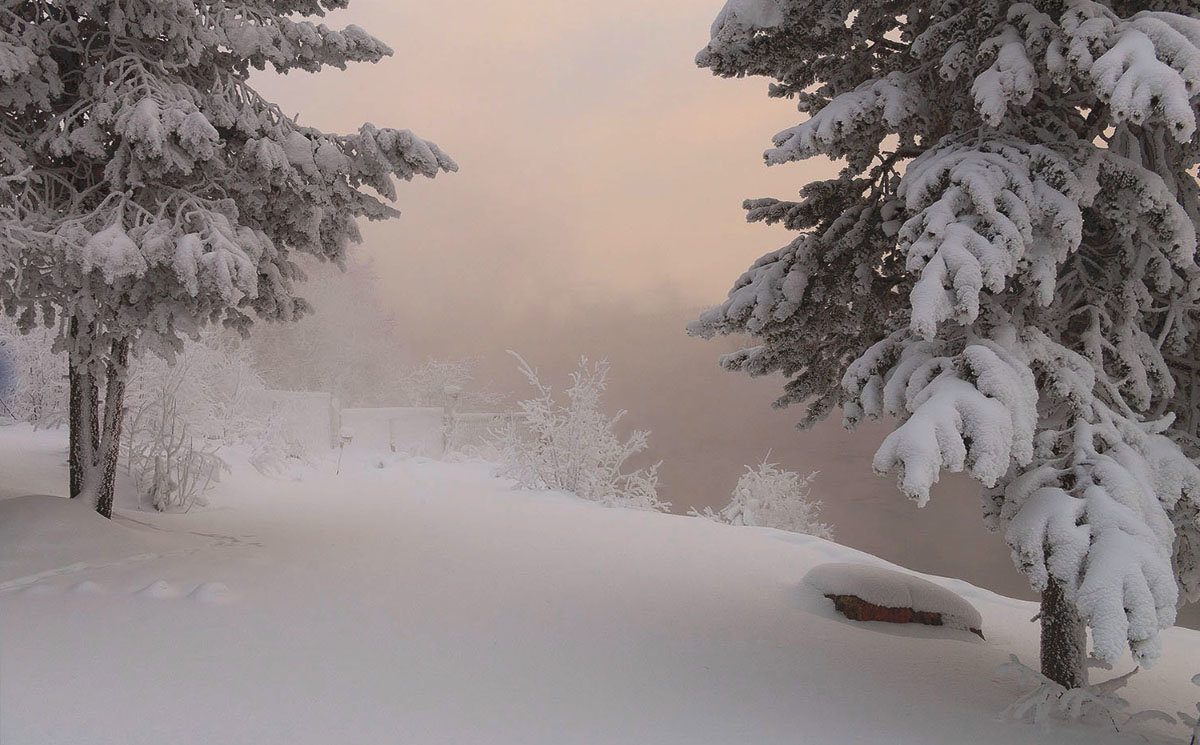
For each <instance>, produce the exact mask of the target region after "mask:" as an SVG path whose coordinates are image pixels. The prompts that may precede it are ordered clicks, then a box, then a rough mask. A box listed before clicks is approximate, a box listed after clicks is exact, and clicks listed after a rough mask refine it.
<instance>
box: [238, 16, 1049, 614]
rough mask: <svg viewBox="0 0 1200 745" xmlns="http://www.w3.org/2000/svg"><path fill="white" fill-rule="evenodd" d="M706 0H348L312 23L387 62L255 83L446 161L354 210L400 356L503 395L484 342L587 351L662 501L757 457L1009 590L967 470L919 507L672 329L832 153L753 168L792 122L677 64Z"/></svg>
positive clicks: (828, 430) (835, 435)
mask: <svg viewBox="0 0 1200 745" xmlns="http://www.w3.org/2000/svg"><path fill="white" fill-rule="evenodd" d="M719 6H720V2H718V1H716V0H714V1H711V2H710V1H707V0H704V1H700V0H666V1H665V2H660V3H654V4H650V5H647V4H644V3H640V2H633V1H632V0H619V1H618V2H609V3H602V4H591V5H587V4H584V5H580V4H566V3H561V2H559V1H558V0H533V1H532V2H527V3H523V4H521V5H520V6H519V10H514V7H517V6H511V5H508V4H494V3H489V2H483V1H482V0H468V1H465V2H458V3H454V4H446V3H403V4H400V3H392V2H387V0H357V1H356V2H355V3H354V4H353V5H352V6H351V9H350V10H349V11H346V12H341V13H338V14H336V15H335V16H334V17H333V20H332V21H331V25H338V24H343V23H349V22H353V23H357V24H359V25H362V26H363V27H364V28H366V29H367V30H369V31H370V32H372V33H374V34H375V35H377V36H379V37H381V38H382V39H384V40H385V41H386V42H388V43H389V44H390V45H391V46H392V47H393V48H394V49H395V50H396V54H395V56H394V57H392V58H390V59H388V60H386V61H384V62H383V63H381V64H379V65H375V66H357V67H352V68H350V69H349V70H348V71H346V72H338V71H336V70H328V71H326V72H324V73H322V74H320V75H318V76H312V75H307V74H292V75H290V76H287V77H285V78H279V77H276V76H272V75H268V74H260V75H257V76H256V77H255V79H254V82H255V84H256V85H258V87H259V88H260V89H261V90H262V91H263V92H264V93H266V94H267V96H268V97H269V98H272V99H274V100H276V101H278V102H279V103H280V104H281V105H282V106H283V108H284V109H285V110H287V111H288V112H297V111H298V112H300V118H301V121H302V122H307V123H309V124H313V125H314V126H319V127H323V128H329V129H334V130H341V131H346V130H351V129H354V128H356V127H357V126H358V124H360V123H361V122H362V121H364V120H366V121H371V122H373V123H375V124H377V125H379V126H396V127H405V128H412V129H413V130H414V131H416V132H417V133H418V134H420V135H421V136H423V137H427V138H430V139H433V140H434V141H436V142H438V144H439V145H441V146H442V147H443V148H444V149H445V150H447V151H448V152H449V153H450V154H451V155H452V156H454V157H455V158H456V159H457V160H458V162H459V164H460V166H461V171H460V172H459V173H458V174H454V175H451V176H448V177H441V178H438V179H437V180H436V181H435V182H432V183H412V184H402V185H401V196H400V200H399V206H400V208H401V209H402V210H403V212H404V215H403V217H401V218H400V219H399V220H394V221H390V222H387V223H381V224H372V225H368V226H365V227H364V236H365V241H364V244H363V246H362V247H361V249H360V254H361V257H362V258H363V259H367V260H369V261H370V262H372V263H373V264H374V266H375V270H376V273H377V274H378V276H379V287H378V292H379V293H380V295H381V297H382V300H383V303H384V304H385V305H386V307H387V308H388V309H389V310H390V311H391V312H392V313H394V315H395V317H396V319H397V320H398V322H399V324H400V327H401V328H402V329H403V332H404V338H405V342H404V343H405V345H406V347H407V349H406V350H405V352H406V355H407V356H408V357H409V358H411V359H413V360H415V361H419V360H420V359H422V358H423V357H425V356H436V357H443V358H473V359H475V360H476V364H477V366H478V370H479V377H480V378H481V379H482V380H483V381H486V382H490V384H491V385H492V387H494V388H496V389H499V390H506V391H513V392H515V393H517V394H520V393H521V392H522V387H523V386H524V382H523V381H522V379H521V378H520V377H519V375H518V374H517V372H516V369H515V365H514V363H513V360H512V358H511V357H509V356H508V355H507V354H505V350H507V349H515V350H519V351H520V352H521V353H522V354H523V355H524V356H525V357H526V358H527V359H529V360H530V362H531V363H533V364H535V365H537V366H538V367H540V368H541V369H542V371H543V372H545V373H546V374H547V377H548V378H549V379H551V380H552V381H554V382H558V383H559V384H560V385H561V382H562V380H563V377H564V376H565V374H566V372H567V371H568V370H569V369H570V368H571V367H572V366H573V365H574V364H575V362H576V361H577V360H578V358H579V357H580V356H581V355H587V356H590V357H592V358H595V359H599V358H605V359H607V360H609V361H610V362H611V363H612V365H613V370H612V375H613V381H612V385H611V388H610V402H611V405H612V406H613V408H614V409H616V408H625V409H628V410H629V415H628V417H627V420H626V423H627V425H628V426H632V427H638V428H648V429H650V430H651V431H652V436H651V440H650V445H651V452H650V456H652V458H653V459H661V460H662V469H661V475H662V482H661V489H660V494H661V496H662V498H663V499H665V500H668V501H670V502H672V503H673V504H674V510H675V511H678V512H686V511H687V509H688V508H690V507H696V508H702V507H704V506H714V507H716V506H720V505H721V504H723V503H724V502H725V501H726V500H727V499H728V497H729V492H730V490H731V489H732V487H733V485H734V483H735V482H736V480H737V478H738V476H739V474H740V473H741V472H742V471H743V470H744V466H745V465H746V464H754V463H758V462H760V461H761V460H762V459H763V458H764V457H766V456H767V455H768V453H769V454H770V457H771V460H773V461H776V462H778V463H780V464H782V465H785V466H787V467H789V468H792V469H795V470H799V471H803V472H807V471H811V470H819V471H820V472H821V475H820V476H819V478H818V480H817V481H816V482H815V485H814V495H815V496H816V497H817V498H819V499H822V500H823V501H824V503H825V511H824V518H825V519H826V520H827V521H829V522H832V523H833V524H834V526H835V529H836V531H837V538H838V540H839V541H840V542H842V543H845V544H847V545H850V546H854V547H857V548H861V549H863V550H866V551H869V552H872V553H875V554H877V555H879V556H882V557H884V558H887V559H890V560H893V561H896V562H899V563H902V564H905V565H907V566H910V567H912V568H914V569H917V570H921V571H927V572H934V573H942V574H948V575H953V576H956V577H961V578H963V579H966V580H968V581H970V582H974V583H977V584H980V585H983V586H986V587H989V588H992V589H995V590H998V591H1001V592H1004V593H1007V594H1012V595H1021V596H1028V595H1029V589H1028V585H1027V583H1026V582H1025V580H1024V579H1023V578H1021V577H1020V576H1019V575H1018V574H1017V573H1016V572H1015V570H1013V568H1012V566H1011V563H1010V560H1009V557H1008V551H1007V549H1006V547H1005V546H1004V544H1003V542H1002V540H1001V539H1000V538H999V537H997V536H994V535H990V534H987V533H986V532H985V531H984V529H983V527H982V524H981V520H980V506H979V500H978V496H977V495H978V489H977V488H976V487H975V486H974V485H973V484H972V483H970V482H968V481H966V480H965V479H957V478H954V479H949V480H946V481H945V482H944V483H943V484H942V488H940V489H939V491H938V492H937V493H935V496H934V499H933V500H932V502H931V504H930V505H929V506H928V507H926V508H924V509H920V510H918V509H917V507H916V506H915V504H913V503H911V502H909V501H907V500H906V499H905V498H904V497H903V496H902V495H901V494H900V493H899V492H898V491H897V490H896V489H895V488H894V486H893V484H892V482H891V481H890V480H888V479H881V478H878V477H876V476H874V475H873V474H872V472H871V469H870V458H871V455H872V453H873V450H874V447H875V445H877V444H878V442H879V440H880V439H881V437H882V435H883V434H884V433H885V432H886V429H884V428H883V427H882V426H880V425H876V426H871V427H866V428H863V429H861V430H860V431H859V432H857V433H854V434H850V433H847V432H845V431H844V430H842V429H841V427H840V422H838V421H829V422H826V423H824V424H822V425H820V426H818V427H817V428H815V429H814V430H812V431H809V432H798V431H797V430H796V429H795V428H794V425H795V422H796V420H797V419H798V418H799V414H800V412H799V411H777V410H774V409H772V408H771V402H772V401H773V400H774V399H775V397H776V396H777V395H778V392H779V390H780V387H781V381H780V380H778V379H772V380H751V379H749V378H746V377H744V376H741V375H734V374H730V373H726V372H724V371H722V370H720V369H719V367H718V366H717V359H718V357H719V355H720V354H721V353H722V352H724V351H730V350H732V349H735V348H736V347H737V346H738V343H739V341H738V340H720V341H713V342H704V341H700V340H696V339H691V338H688V337H687V336H686V335H685V332H684V327H685V325H686V324H687V322H688V321H689V320H691V319H692V318H694V317H695V316H696V315H697V314H698V313H699V312H700V311H701V310H702V309H703V308H704V307H705V306H707V305H711V304H715V303H717V302H719V301H720V300H721V299H722V298H723V297H724V294H725V293H726V292H727V290H728V288H729V287H730V286H731V285H732V283H733V281H734V280H735V279H736V278H737V276H738V275H739V274H740V273H741V272H742V271H744V270H745V268H746V267H748V266H749V264H750V263H751V262H752V261H753V260H754V259H756V258H757V257H758V256H760V255H761V254H763V253H765V252H767V251H769V250H773V249H775V248H778V247H779V246H781V245H783V244H785V243H786V242H787V241H789V240H790V236H789V235H788V233H787V232H786V231H784V230H782V229H773V228H765V227H762V226H752V225H747V224H746V223H745V222H744V217H743V213H742V210H741V202H742V200H743V199H745V198H747V197H757V196H765V195H775V196H786V195H788V194H792V193H795V192H796V190H797V189H798V188H799V187H800V186H802V185H803V184H804V183H805V182H806V181H808V180H811V179H813V178H817V177H824V176H826V175H828V174H831V173H833V172H834V171H835V168H836V167H835V166H834V165H832V164H830V163H810V164H804V165H800V166H790V167H783V168H774V169H767V168H765V167H764V166H763V165H762V161H761V153H762V151H763V149H764V148H765V147H767V146H768V145H769V138H770V136H771V135H773V134H774V133H775V132H777V131H779V130H781V129H783V128H785V127H788V126H791V125H792V124H794V123H795V122H796V121H797V117H798V115H797V114H796V112H795V110H794V108H793V106H792V105H791V104H789V103H787V102H783V101H774V100H770V99H768V98H767V97H766V84H765V82H764V81H759V80H737V81H727V80H719V79H715V78H712V77H711V76H710V75H709V74H708V73H707V72H706V71H702V70H699V69H697V68H696V67H695V66H694V64H693V62H692V58H693V56H694V54H695V52H696V51H697V50H698V49H699V48H700V47H701V46H702V45H703V43H704V42H705V40H706V39H707V35H708V26H709V23H710V22H711V20H712V17H713V16H714V15H715V13H716V11H717V10H718V9H719ZM346 302H348V303H353V302H355V299H354V298H347V299H346Z"/></svg>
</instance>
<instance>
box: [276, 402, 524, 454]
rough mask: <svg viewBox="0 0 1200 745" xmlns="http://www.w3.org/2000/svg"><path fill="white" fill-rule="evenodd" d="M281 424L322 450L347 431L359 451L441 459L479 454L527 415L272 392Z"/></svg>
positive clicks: (301, 442)
mask: <svg viewBox="0 0 1200 745" xmlns="http://www.w3.org/2000/svg"><path fill="white" fill-rule="evenodd" d="M269 397H270V400H271V403H272V405H273V407H274V410H275V411H274V416H275V417H276V420H277V426H279V427H283V428H285V429H286V431H287V432H288V434H289V436H290V437H292V438H293V439H295V440H296V443H297V445H298V446H299V447H300V448H302V449H304V450H307V451H309V452H313V453H317V452H321V451H324V450H328V449H329V448H331V447H337V445H338V443H339V442H340V436H341V433H342V432H343V431H346V432H348V433H350V434H351V435H352V436H351V438H350V440H349V442H348V443H347V444H346V447H347V448H350V449H354V450H380V451H391V452H394V453H408V454H409V455H423V456H426V457H429V458H441V457H442V456H443V455H445V454H446V453H447V452H456V453H466V454H469V455H477V454H480V452H481V451H482V450H483V449H484V448H485V447H486V445H487V444H488V443H489V442H490V441H491V440H492V439H493V435H494V433H496V432H498V431H500V430H503V429H504V428H506V427H507V426H508V425H509V424H510V423H518V424H519V423H520V421H521V414H517V413H512V412H508V413H482V412H464V413H447V412H446V410H445V409H442V408H438V407H427V408H414V407H404V406H395V407H387V408H375V409H363V408H354V409H342V408H340V407H339V406H338V403H337V400H336V399H334V398H333V397H332V396H330V395H329V394H328V393H311V392H308V391H270V392H269Z"/></svg>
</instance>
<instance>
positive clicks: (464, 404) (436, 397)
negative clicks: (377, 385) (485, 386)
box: [396, 357, 505, 411]
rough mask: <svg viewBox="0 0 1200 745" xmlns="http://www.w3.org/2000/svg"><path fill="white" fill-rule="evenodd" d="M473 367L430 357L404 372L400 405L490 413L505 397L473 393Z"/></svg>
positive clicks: (400, 379)
mask: <svg viewBox="0 0 1200 745" xmlns="http://www.w3.org/2000/svg"><path fill="white" fill-rule="evenodd" d="M473 368H474V366H473V365H472V363H471V362H470V361H469V360H438V359H434V358H433V357H430V358H428V359H426V360H425V362H424V363H423V364H421V365H416V366H407V367H404V368H401V370H400V372H399V375H398V376H397V377H398V380H397V388H396V393H397V394H398V397H397V401H398V403H400V404H401V405H403V406H441V407H444V408H446V409H453V410H456V411H489V410H491V409H493V408H495V407H497V406H499V405H500V404H501V403H503V402H504V399H505V396H504V394H501V393H496V392H493V391H486V390H478V389H473V388H472V387H471V384H472V383H473V382H474V380H475V371H474V369H473Z"/></svg>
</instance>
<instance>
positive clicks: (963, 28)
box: [692, 0, 1200, 688]
mask: <svg viewBox="0 0 1200 745" xmlns="http://www.w3.org/2000/svg"><path fill="white" fill-rule="evenodd" d="M1198 12H1200V3H1195V2H1184V1H1182V0H1163V1H1162V2H1158V3H1150V2H1132V1H1131V2H1124V1H1121V0H1106V1H1104V2H1093V1H1091V0H1041V1H1039V2H1007V1H1004V0H983V1H981V2H965V3H964V2H959V1H958V0H932V1H923V2H915V1H905V0H828V2H807V1H806V0H731V2H729V3H728V4H727V5H726V6H725V9H724V10H723V11H722V12H721V14H720V16H719V17H718V19H717V22H716V23H715V24H714V26H713V35H712V40H711V42H710V43H709V45H708V46H707V47H706V48H705V49H704V50H702V51H701V52H700V54H699V57H698V62H699V64H700V65H702V66H704V67H708V68H711V69H712V70H713V72H715V73H716V74H718V75H722V76H730V77H732V76H743V75H763V76H766V77H769V78H773V79H774V81H775V82H774V83H773V85H772V86H771V88H770V94H771V95H772V96H776V97H788V98H792V99H794V100H796V101H797V102H798V104H799V109H800V111H801V112H802V113H804V114H807V119H806V120H805V121H804V122H803V123H801V124H799V125H798V126H796V127H793V128H791V129H788V130H786V131H784V132H782V133H780V134H779V135H777V136H776V137H775V140H774V145H775V146H774V148H772V149H771V150H769V151H767V153H766V161H767V163H768V164H782V163H788V162H793V161H800V160H804V159H806V158H811V157H816V156H827V157H830V158H833V159H837V160H840V161H842V162H843V163H844V168H843V169H842V171H841V173H840V175H839V176H838V177H837V178H834V179H831V180H827V181H817V182H814V183H810V184H808V185H807V186H805V187H804V188H803V189H802V191H801V193H800V198H799V199H798V200H796V201H781V200H777V199H757V200H751V201H748V202H747V203H746V207H747V209H748V210H749V219H751V220H758V221H764V222H767V223H782V224H783V225H784V226H786V227H787V228H789V229H791V230H795V231H798V232H799V235H798V236H797V237H796V238H795V240H793V241H792V242H791V243H790V244H789V245H788V246H786V247H784V248H782V249H780V250H779V251H776V252H774V253H772V254H769V255H767V256H764V257H763V258H761V259H759V261H758V262H756V263H755V264H754V266H753V267H751V269H750V270H749V271H748V272H747V273H746V274H745V275H744V276H743V277H742V278H741V279H740V280H738V282H737V283H736V285H735V286H734V288H733V290H732V291H731V292H730V296H729V299H728V300H727V301H726V302H725V304H723V305H721V306H720V307H718V308H715V309H713V310H711V311H709V312H707V313H706V314H704V315H703V317H702V318H701V319H700V320H699V321H697V322H696V323H695V324H694V325H693V327H692V332H693V333H695V334H699V335H702V336H709V335H712V334H727V333H749V334H752V335H754V336H755V337H757V338H758V340H759V341H760V342H761V343H760V344H759V345H758V346H755V347H753V348H750V349H746V350H743V351H741V352H738V353H736V354H733V355H729V356H727V357H726V358H724V360H723V364H724V365H725V366H726V367H727V368H729V369H732V370H742V371H745V372H748V373H750V374H752V375H764V374H769V373H775V372H779V373H782V374H783V375H785V376H787V377H788V378H789V380H788V382H787V384H786V388H785V393H784V395H783V396H782V398H780V399H779V402H778V404H779V405H781V406H786V405H788V404H793V403H805V404H807V405H808V413H807V417H806V419H805V422H806V423H812V422H814V421H816V420H819V419H821V418H823V417H825V416H826V415H828V414H829V413H830V412H831V411H832V410H833V409H835V408H837V407H839V406H840V407H842V408H843V411H844V415H845V421H846V424H847V425H849V426H853V425H854V424H855V423H856V422H857V421H859V420H860V419H862V418H863V417H864V416H867V417H873V418H874V417H895V418H896V419H897V420H898V424H897V428H896V430H895V431H894V432H893V433H892V434H891V435H890V436H889V437H888V438H887V439H886V441H885V442H884V443H883V445H882V446H881V447H880V449H879V451H878V453H877V454H876V457H875V461H874V465H875V468H876V470H877V471H879V472H880V473H884V472H889V471H891V472H896V473H897V474H898V476H899V485H900V488H901V489H902V490H903V491H904V493H906V494H907V495H909V496H910V497H912V498H913V499H915V500H917V502H918V503H924V502H925V501H926V500H928V498H929V491H930V488H931V487H932V485H933V484H934V482H936V481H937V479H938V476H939V473H940V472H941V471H942V470H943V469H947V470H950V471H964V472H966V473H968V474H970V475H971V476H973V477H974V478H975V479H977V480H978V481H980V482H982V484H983V485H984V487H985V491H984V511H985V515H986V520H987V522H988V523H989V525H991V526H992V527H993V528H995V529H1000V530H1004V531H1005V535H1006V537H1007V540H1008V543H1009V545H1010V546H1011V547H1012V551H1013V557H1014V560H1015V561H1016V563H1017V565H1018V567H1019V568H1020V569H1021V570H1022V571H1023V572H1025V573H1026V574H1027V575H1028V577H1029V579H1030V581H1031V583H1032V584H1033V586H1034V587H1035V588H1036V589H1038V590H1040V591H1041V592H1042V604H1043V606H1042V614H1041V620H1042V669H1043V671H1044V672H1045V674H1046V675H1047V676H1048V677H1050V678H1051V679H1053V680H1055V681H1056V682H1058V683H1060V684H1063V685H1065V686H1066V687H1067V688H1074V687H1077V686H1079V685H1080V684H1082V683H1083V682H1084V681H1085V680H1086V674H1085V671H1084V665H1083V660H1084V659H1085V649H1084V648H1085V646H1086V633H1085V626H1090V627H1091V630H1092V635H1093V636H1092V638H1093V646H1094V651H1095V654H1096V655H1097V656H1099V657H1100V658H1102V659H1105V660H1110V661H1111V660H1113V659H1115V658H1117V657H1119V656H1120V655H1121V654H1122V652H1123V650H1124V648H1125V646H1126V645H1128V646H1129V648H1130V649H1131V650H1132V652H1133V655H1134V657H1135V658H1136V659H1137V660H1138V661H1139V662H1142V663H1149V662H1151V661H1152V660H1153V659H1154V658H1155V657H1156V656H1157V655H1158V654H1159V651H1160V641H1159V630H1160V629H1162V628H1164V627H1167V626H1170V625H1171V624H1172V623H1173V622H1174V619H1175V610H1176V604H1177V601H1178V600H1179V599H1180V596H1181V594H1182V596H1183V597H1184V598H1187V599H1196V598H1197V596H1198V594H1200V561H1198V560H1200V556H1198V551H1200V530H1198V525H1197V514H1198V508H1200V470H1198V469H1197V467H1196V463H1195V459H1196V458H1197V457H1200V431H1198V430H1200V385H1198V381H1200V378H1198V377H1197V373H1198V372H1200V359H1198V358H1197V355H1196V351H1195V350H1196V348H1197V342H1198V341H1200V339H1198V338H1197V320H1198V314H1197V310H1198V306H1197V303H1198V301H1200V270H1198V269H1197V265H1196V262H1195V251H1196V242H1197V228H1196V220H1197V219H1200V199H1198V196H1200V189H1198V188H1197V183H1196V179H1195V178H1194V177H1193V175H1192V174H1193V170H1192V169H1193V168H1194V166H1195V165H1196V163H1197V156H1198V154H1200V141H1198V140H1197V138H1196V111H1197V105H1198V102H1197V94H1200V19H1198V18H1197V17H1196V16H1197V14H1198Z"/></svg>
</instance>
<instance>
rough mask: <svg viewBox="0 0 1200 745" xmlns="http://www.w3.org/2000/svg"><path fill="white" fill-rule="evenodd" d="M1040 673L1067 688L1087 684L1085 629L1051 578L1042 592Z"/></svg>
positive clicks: (1077, 614) (1077, 613) (1072, 606)
mask: <svg viewBox="0 0 1200 745" xmlns="http://www.w3.org/2000/svg"><path fill="white" fill-rule="evenodd" d="M1041 619H1042V675H1045V676H1046V677H1047V678H1049V679H1050V680H1053V681H1054V682H1055V683H1058V684H1059V685H1061V686H1062V687H1064V688H1066V689H1068V690H1070V689H1072V688H1082V687H1084V686H1086V685H1087V665H1086V664H1085V662H1086V654H1087V628H1086V627H1085V626H1084V623H1083V619H1081V618H1080V617H1079V612H1078V611H1077V610H1076V609H1075V606H1074V604H1072V603H1071V602H1070V600H1068V599H1067V597H1066V595H1065V593H1064V592H1063V589H1062V585H1060V584H1059V583H1058V581H1057V580H1055V579H1054V578H1053V577H1051V578H1050V581H1049V583H1048V584H1047V585H1046V589H1045V590H1044V591H1043V592H1042V613H1041Z"/></svg>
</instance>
